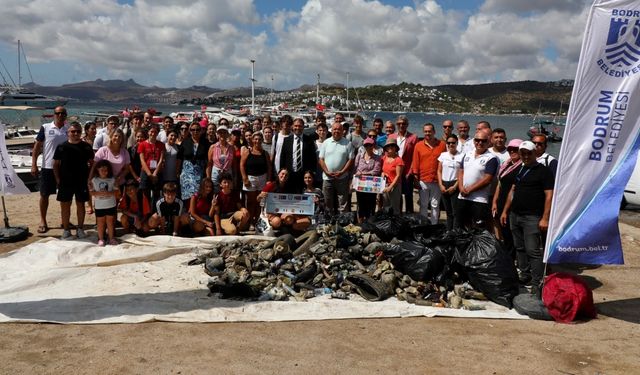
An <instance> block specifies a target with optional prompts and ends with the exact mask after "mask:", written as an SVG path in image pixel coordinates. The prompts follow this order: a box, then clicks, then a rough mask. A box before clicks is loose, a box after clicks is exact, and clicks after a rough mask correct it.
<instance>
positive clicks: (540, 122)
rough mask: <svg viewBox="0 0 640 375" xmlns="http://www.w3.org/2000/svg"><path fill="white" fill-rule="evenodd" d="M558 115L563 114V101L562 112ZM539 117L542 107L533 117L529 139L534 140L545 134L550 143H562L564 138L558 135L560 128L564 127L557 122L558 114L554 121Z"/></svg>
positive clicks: (528, 132)
mask: <svg viewBox="0 0 640 375" xmlns="http://www.w3.org/2000/svg"><path fill="white" fill-rule="evenodd" d="M558 113H562V101H561V102H560V110H559V111H558ZM539 116H540V106H539V107H538V113H536V115H535V116H534V117H533V121H532V122H531V127H530V128H529V130H528V131H527V136H529V138H533V137H534V136H536V135H538V134H543V135H546V136H547V141H548V142H562V137H561V136H560V135H558V133H559V131H560V129H559V128H558V126H559V125H562V124H560V123H558V122H557V116H558V114H556V115H555V116H554V117H553V120H544V119H541V118H540V117H539Z"/></svg>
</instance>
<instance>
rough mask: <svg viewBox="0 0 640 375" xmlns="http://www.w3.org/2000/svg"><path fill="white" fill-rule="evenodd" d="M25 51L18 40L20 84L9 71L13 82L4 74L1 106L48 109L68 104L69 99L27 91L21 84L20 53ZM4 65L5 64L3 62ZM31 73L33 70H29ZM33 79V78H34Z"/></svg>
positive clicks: (0, 92) (0, 94) (0, 88)
mask: <svg viewBox="0 0 640 375" xmlns="http://www.w3.org/2000/svg"><path fill="white" fill-rule="evenodd" d="M21 52H22V53H23V55H24V51H23V50H22V47H21V45H20V41H19V40H18V84H17V85H16V84H15V82H14V81H13V78H11V75H9V72H6V73H7V75H9V79H10V80H11V82H12V83H13V84H9V83H8V82H7V81H6V80H5V79H4V78H5V77H4V75H3V76H2V79H3V80H4V85H2V86H0V106H12V107H14V106H29V107H40V108H46V109H53V108H55V107H57V106H61V105H65V104H67V100H66V99H64V98H59V97H50V96H46V95H41V94H36V93H34V92H28V91H25V90H24V89H23V88H22V86H21V82H20V81H21V75H20V66H21V63H22V59H21V58H20V53H21ZM3 65H4V64H3ZM29 73H31V72H29ZM32 81H33V78H32Z"/></svg>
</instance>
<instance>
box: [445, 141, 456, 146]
mask: <svg viewBox="0 0 640 375" xmlns="http://www.w3.org/2000/svg"><path fill="white" fill-rule="evenodd" d="M447 144H448V145H449V146H451V145H457V144H458V142H447Z"/></svg>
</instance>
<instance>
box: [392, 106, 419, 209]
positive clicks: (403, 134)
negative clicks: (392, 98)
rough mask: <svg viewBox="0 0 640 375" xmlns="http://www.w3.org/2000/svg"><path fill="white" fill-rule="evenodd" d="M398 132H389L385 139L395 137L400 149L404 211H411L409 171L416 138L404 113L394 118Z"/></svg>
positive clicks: (411, 185)
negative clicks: (402, 164)
mask: <svg viewBox="0 0 640 375" xmlns="http://www.w3.org/2000/svg"><path fill="white" fill-rule="evenodd" d="M396 125H397V126H398V132H397V133H393V134H389V136H388V138H387V139H395V140H396V142H397V143H398V147H399V148H400V150H399V151H398V155H400V157H401V158H402V161H403V162H404V165H405V170H404V176H402V195H404V205H405V211H404V212H406V213H412V212H413V184H414V178H413V173H412V172H411V168H410V166H411V163H412V162H413V150H414V148H415V147H416V143H418V138H417V137H416V135H415V134H413V133H411V132H410V131H409V130H408V128H409V119H408V118H407V116H405V115H400V116H398V119H397V120H396Z"/></svg>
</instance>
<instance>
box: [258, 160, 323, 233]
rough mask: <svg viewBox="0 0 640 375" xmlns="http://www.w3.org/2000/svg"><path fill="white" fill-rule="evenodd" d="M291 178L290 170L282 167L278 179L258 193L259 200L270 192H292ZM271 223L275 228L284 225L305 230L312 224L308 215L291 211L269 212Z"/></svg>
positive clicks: (268, 183)
mask: <svg viewBox="0 0 640 375" xmlns="http://www.w3.org/2000/svg"><path fill="white" fill-rule="evenodd" d="M288 180H289V170H287V169H286V168H281V169H280V171H279V172H278V176H277V178H276V181H275V182H274V181H269V182H267V184H266V185H265V187H264V189H262V192H261V193H260V194H259V195H258V201H263V200H265V199H266V198H267V194H268V193H280V194H292V193H291V191H290V190H288V188H289V187H288V185H287V181H288ZM267 218H268V219H269V225H271V228H273V229H280V228H281V227H282V226H288V227H291V229H293V230H295V231H304V230H306V229H307V228H308V227H309V226H310V225H311V218H309V217H308V216H302V215H294V214H290V213H283V214H276V213H268V214H267Z"/></svg>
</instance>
